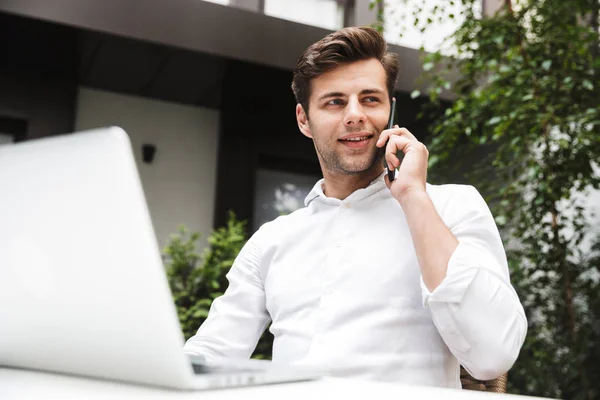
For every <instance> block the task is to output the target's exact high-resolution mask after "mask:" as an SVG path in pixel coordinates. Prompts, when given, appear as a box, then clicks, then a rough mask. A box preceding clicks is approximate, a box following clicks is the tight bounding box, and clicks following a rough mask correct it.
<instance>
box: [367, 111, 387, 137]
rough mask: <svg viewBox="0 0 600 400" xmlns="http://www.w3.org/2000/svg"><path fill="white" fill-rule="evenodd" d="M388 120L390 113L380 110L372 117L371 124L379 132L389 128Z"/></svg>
mask: <svg viewBox="0 0 600 400" xmlns="http://www.w3.org/2000/svg"><path fill="white" fill-rule="evenodd" d="M388 118H389V112H388V111H387V110H385V111H381V110H378V111H377V112H374V113H373V114H372V115H371V116H370V120H371V123H372V124H373V126H374V127H375V128H376V129H377V130H378V131H379V132H381V131H383V130H384V129H386V128H387V124H388Z"/></svg>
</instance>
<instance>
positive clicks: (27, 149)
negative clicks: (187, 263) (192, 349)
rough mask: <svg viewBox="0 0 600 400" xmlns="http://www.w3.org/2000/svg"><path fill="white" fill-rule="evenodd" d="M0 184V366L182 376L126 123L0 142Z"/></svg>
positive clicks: (187, 370)
mask: <svg viewBox="0 0 600 400" xmlns="http://www.w3.org/2000/svg"><path fill="white" fill-rule="evenodd" d="M0 188H1V189H0V365H4V366H12V367H20V368H31V369H39V370H47V371H57V372H63V373H72V374H80V375H88V376H93V377H99V378H108V379H117V380H125V381H132V382H138V383H148V384H153V385H160V386H169V387H186V386H189V381H190V380H191V379H192V374H193V372H192V368H191V366H190V365H189V363H188V361H187V360H186V358H185V356H184V354H183V352H182V350H181V348H182V345H183V337H182V333H181V331H180V328H179V323H178V320H177V314H176V312H175V306H174V304H173V301H172V298H171V293H170V290H169V287H168V283H167V280H166V278H165V273H164V269H163V265H162V261H161V257H160V253H159V250H158V246H157V243H156V239H155V235H154V232H153V229H152V224H151V221H150V217H149V213H148V209H147V206H146V202H145V199H144V194H143V191H142V186H141V184H140V180H139V176H138V173H137V168H136V165H135V160H134V158H133V155H132V150H131V144H130V142H129V138H128V136H127V134H126V133H125V132H124V131H123V130H122V129H120V128H106V129H99V130H93V131H87V132H82V133H76V134H72V135H64V136H58V137H52V138H46V139H41V140H36V141H31V142H23V143H20V144H15V145H6V146H0Z"/></svg>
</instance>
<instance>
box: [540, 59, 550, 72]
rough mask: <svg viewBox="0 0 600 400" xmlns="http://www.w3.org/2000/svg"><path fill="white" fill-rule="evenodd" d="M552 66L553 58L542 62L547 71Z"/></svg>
mask: <svg viewBox="0 0 600 400" xmlns="http://www.w3.org/2000/svg"><path fill="white" fill-rule="evenodd" d="M551 66H552V60H546V61H544V62H543V63H542V68H543V69H544V70H546V71H549V70H550V67H551Z"/></svg>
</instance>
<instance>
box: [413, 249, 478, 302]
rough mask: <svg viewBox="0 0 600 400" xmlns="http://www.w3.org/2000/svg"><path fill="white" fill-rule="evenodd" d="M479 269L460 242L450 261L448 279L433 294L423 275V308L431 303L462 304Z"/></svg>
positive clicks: (447, 272)
mask: <svg viewBox="0 0 600 400" xmlns="http://www.w3.org/2000/svg"><path fill="white" fill-rule="evenodd" d="M478 267H479V266H478V264H477V263H476V262H474V261H473V256H472V255H471V257H469V251H468V248H467V247H466V246H465V245H463V244H461V242H459V243H458V246H457V247H456V249H455V250H454V252H453V253H452V255H451V256H450V260H448V269H447V271H446V277H445V278H444V279H443V280H442V282H441V283H440V284H439V286H438V287H437V288H435V289H434V290H433V292H430V291H429V289H427V286H426V285H425V282H424V281H423V276H422V275H421V294H422V297H423V306H424V307H426V308H429V303H430V302H439V303H460V302H461V301H462V299H463V297H464V295H465V293H466V291H467V289H468V288H469V285H471V282H473V279H475V276H476V275H477V271H478V270H479V268H478Z"/></svg>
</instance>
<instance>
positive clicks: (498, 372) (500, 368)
mask: <svg viewBox="0 0 600 400" xmlns="http://www.w3.org/2000/svg"><path fill="white" fill-rule="evenodd" d="M492 353H496V352H492ZM517 355H518V354H506V353H503V354H489V355H488V356H486V357H482V358H480V359H478V360H477V361H476V362H475V363H472V365H470V366H469V367H467V366H465V368H467V371H468V372H469V374H471V376H472V377H473V378H475V379H478V380H481V381H489V380H492V379H496V378H498V377H500V376H502V375H503V374H505V373H506V372H508V370H510V369H511V368H512V366H513V365H514V363H515V361H516V360H517Z"/></svg>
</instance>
